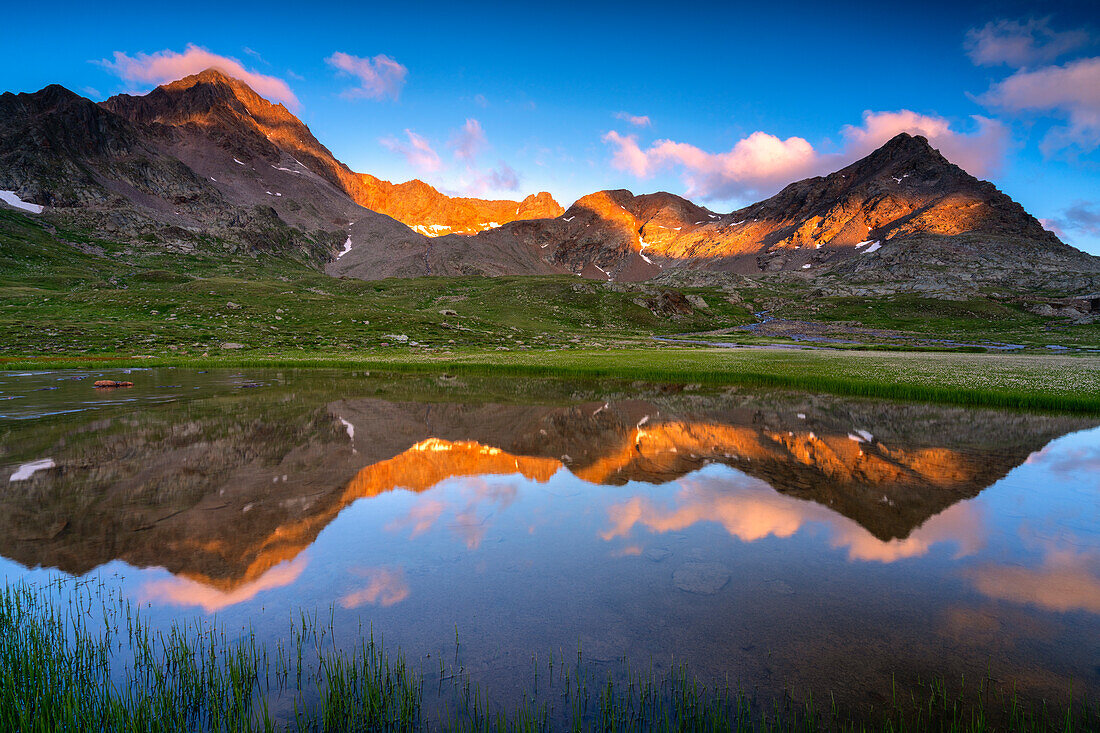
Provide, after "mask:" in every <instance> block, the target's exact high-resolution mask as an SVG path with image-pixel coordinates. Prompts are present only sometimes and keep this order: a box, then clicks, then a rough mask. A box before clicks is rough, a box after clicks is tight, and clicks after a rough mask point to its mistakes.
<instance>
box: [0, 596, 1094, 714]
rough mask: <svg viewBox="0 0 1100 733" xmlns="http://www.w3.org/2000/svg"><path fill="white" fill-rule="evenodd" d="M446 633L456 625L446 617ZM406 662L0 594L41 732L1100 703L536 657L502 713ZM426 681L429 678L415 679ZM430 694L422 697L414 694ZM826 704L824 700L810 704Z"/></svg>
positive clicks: (6, 710)
mask: <svg viewBox="0 0 1100 733" xmlns="http://www.w3.org/2000/svg"><path fill="white" fill-rule="evenodd" d="M456 628H457V627H456ZM455 643H456V647H455V657H454V659H455V662H454V665H455V666H457V669H455V668H448V667H447V662H446V660H444V659H442V658H441V659H440V660H439V670H438V677H436V673H435V671H434V670H431V671H425V670H413V669H412V668H410V667H409V666H408V665H407V664H406V662H405V660H404V658H403V657H402V655H401V654H400V652H397V653H394V654H390V653H389V652H388V651H387V650H386V649H385V647H384V646H383V644H382V642H381V640H380V639H379V638H378V637H377V636H376V635H375V634H374V632H373V631H372V630H370V629H369V627H368V629H367V630H365V631H363V632H361V633H360V635H359V638H357V640H356V643H355V644H353V645H351V646H350V647H345V646H342V645H340V644H339V643H338V642H337V640H336V638H335V636H334V633H333V626H332V623H331V621H330V622H329V624H328V625H325V624H324V623H323V622H320V621H319V620H318V618H317V616H316V615H315V614H314V615H311V614H306V613H302V614H300V615H299V617H298V618H297V619H296V620H294V621H293V622H292V623H291V624H290V626H289V628H288V630H287V633H286V635H285V636H284V637H281V638H280V639H279V640H278V641H277V642H276V643H275V646H274V648H271V647H269V646H267V645H265V644H262V643H259V642H257V640H256V637H255V634H254V633H253V631H252V630H251V629H248V628H245V629H242V630H240V632H239V633H237V634H234V635H230V634H228V633H227V632H226V631H225V630H224V629H223V628H220V627H219V626H217V625H216V624H214V623H206V622H199V623H193V624H190V625H188V624H176V625H173V626H172V627H171V628H169V629H168V630H167V631H163V630H155V629H154V628H153V627H152V625H151V624H150V623H149V622H147V621H146V620H145V619H144V617H143V616H142V614H141V612H140V610H139V609H137V608H135V607H134V606H133V605H131V604H130V603H129V602H128V601H127V600H125V599H124V598H122V597H121V596H120V595H118V594H117V593H116V592H115V591H114V590H111V589H110V588H109V587H108V586H107V585H106V584H105V583H104V582H103V581H102V580H91V581H73V580H65V579H59V580H57V581H55V582H52V583H50V584H48V585H46V586H41V585H30V584H27V583H16V584H9V585H6V586H5V587H3V589H0V729H2V730H4V731H12V732H13V733H32V732H37V731H43V732H44V731H59V730H66V731H76V730H92V731H179V730H195V731H219V732H220V731H226V732H230V731H276V730H286V731H421V730H456V731H552V730H573V731H605V732H610V731H649V730H657V731H685V730H687V731H761V732H764V731H768V732H770V731H816V730H835V731H866V730H881V731H891V732H895V731H896V732H897V733H901V732H902V731H916V730H939V731H959V732H962V733H969V732H971V731H973V732H975V733H977V732H985V731H1000V730H1012V731H1055V730H1058V731H1069V732H1072V731H1078V730H1080V731H1085V730H1096V729H1097V726H1100V710H1097V709H1096V708H1093V707H1090V706H1088V705H1087V704H1084V703H1082V702H1073V701H1071V702H1070V703H1068V704H1064V705H1060V706H1058V705H1048V704H1045V703H1042V704H1039V705H1035V704H1029V703H1027V702H1026V701H1025V700H1024V699H1023V698H1021V697H1020V696H1019V695H1018V694H1016V693H1015V692H1014V691H1012V690H1005V689H1003V688H1000V687H994V686H990V685H989V684H988V681H987V680H980V681H979V682H978V683H977V684H976V685H975V684H970V685H969V686H967V685H966V684H965V681H961V682H960V684H958V685H954V686H951V685H948V684H947V683H946V682H945V681H944V680H943V679H940V678H937V679H933V680H930V681H928V682H927V683H925V684H922V685H918V686H917V687H916V688H914V689H912V690H910V691H908V692H906V693H902V692H898V691H897V690H895V694H894V696H893V699H892V700H891V701H890V702H889V703H888V704H886V705H883V706H881V707H879V708H876V709H869V710H860V711H854V710H846V709H844V708H843V707H841V706H838V705H837V704H836V703H835V702H834V698H833V697H832V696H827V697H816V698H815V697H810V698H807V699H806V700H803V701H796V700H795V699H793V698H792V697H789V696H784V697H782V698H781V699H772V700H762V699H759V698H758V697H757V696H756V695H754V694H751V693H750V692H747V691H745V690H743V689H740V688H736V687H730V686H729V685H725V686H723V687H713V686H707V685H704V684H701V683H700V682H699V681H698V680H697V679H696V678H694V677H693V676H692V675H691V674H690V672H689V670H687V669H686V668H684V667H677V668H674V669H672V670H671V671H668V672H665V673H660V674H658V673H655V672H654V671H652V670H648V671H647V670H641V671H638V670H634V669H632V668H631V666H630V664H629V662H628V661H627V660H620V662H619V665H618V666H617V673H616V674H612V673H609V672H608V671H607V670H606V669H603V668H599V667H597V666H594V665H590V664H588V663H587V662H586V660H585V659H584V655H583V650H582V649H581V648H580V647H579V646H578V649H577V653H576V657H575V658H573V657H572V655H571V653H570V654H568V655H567V654H565V653H562V652H561V651H560V650H559V652H558V653H557V654H550V655H548V656H546V657H543V658H542V659H541V661H540V658H539V657H538V655H532V662H533V668H534V674H533V677H532V685H531V687H530V694H525V695H524V697H523V699H522V701H520V702H519V703H518V704H516V705H513V706H511V707H510V708H505V707H503V706H501V705H499V704H496V703H494V702H492V701H490V700H489V698H488V697H487V695H486V693H485V692H484V691H483V690H481V689H480V687H479V686H478V685H477V684H474V683H473V682H472V680H471V677H470V675H469V673H468V672H466V670H465V669H464V668H463V667H461V666H459V646H460V643H459V641H458V638H457V632H456V642H455ZM426 683H428V684H426ZM426 693H427V694H428V696H429V697H430V698H431V700H432V703H431V705H429V703H428V702H426V699H425V698H426ZM822 700H825V701H828V702H827V703H825V704H822V702H821V701H822Z"/></svg>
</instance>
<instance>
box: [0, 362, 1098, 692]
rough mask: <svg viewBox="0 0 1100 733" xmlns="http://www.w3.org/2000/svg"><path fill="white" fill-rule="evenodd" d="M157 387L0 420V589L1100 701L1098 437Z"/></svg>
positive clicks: (887, 414)
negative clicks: (949, 678)
mask: <svg viewBox="0 0 1100 733" xmlns="http://www.w3.org/2000/svg"><path fill="white" fill-rule="evenodd" d="M171 379H172V382H173V383H177V382H186V380H187V379H193V380H198V381H197V382H196V384H197V385H198V386H199V387H201V388H200V389H194V390H193V392H194V394H181V395H180V396H179V397H178V398H177V399H175V400H168V401H165V400H164V399H163V397H162V396H161V395H159V394H158V395H157V401H155V402H152V401H150V402H142V401H141V393H140V389H141V388H142V384H141V380H140V379H135V381H136V382H138V385H137V387H135V396H134V397H133V399H134V400H136V403H134V404H128V403H118V402H112V403H109V404H108V403H105V404H104V405H101V406H99V407H98V408H97V409H95V410H91V411H86V412H75V413H74V412H67V413H66V414H59V415H53V416H51V415H50V414H47V413H54V412H60V410H59V409H58V408H59V407H64V406H63V405H61V406H59V405H50V406H49V407H50V409H49V410H46V409H45V408H44V409H43V416H42V417H37V418H34V419H20V420H18V421H8V422H7V423H3V424H2V425H3V429H4V430H5V432H4V433H3V436H4V438H3V444H2V446H3V447H2V451H3V452H2V453H0V486H3V488H4V491H3V493H2V494H0V555H2V556H3V557H4V558H8V560H10V561H14V563H11V562H8V563H7V564H4V561H0V572H2V573H4V574H6V575H8V576H9V577H18V576H19V575H25V574H28V573H30V574H33V573H35V572H38V571H35V570H34V569H35V568H52V569H57V570H60V571H62V572H64V573H67V574H71V575H85V574H88V573H92V572H93V571H95V569H96V568H100V567H101V566H102V567H104V568H107V569H114V570H116V571H119V570H120V569H121V572H123V573H124V574H127V575H129V576H131V581H132V582H136V583H137V585H136V586H134V591H133V592H134V593H135V594H136V596H137V597H138V598H139V599H140V600H142V601H143V602H147V603H151V604H153V605H154V606H156V607H159V608H161V609H170V608H177V609H192V611H193V612H194V611H200V612H204V613H213V612H220V613H224V612H226V611H229V610H234V611H235V612H236V613H239V614H241V615H242V618H251V617H254V616H255V614H256V613H257V612H258V609H262V608H264V607H267V608H271V607H278V608H292V607H293V606H294V605H295V604H297V605H299V606H301V605H308V606H311V607H321V608H323V607H327V606H329V605H333V606H335V607H336V608H339V609H341V610H342V611H343V612H347V613H349V614H351V613H355V614H358V613H364V614H367V615H369V616H370V617H371V618H372V622H373V621H375V620H377V622H378V623H379V624H380V625H385V626H386V628H387V629H389V630H390V631H391V632H392V633H394V634H395V635H396V636H397V638H398V639H399V640H402V641H403V642H404V643H405V644H406V646H414V647H415V646H416V644H417V642H418V640H420V639H423V638H426V637H432V638H435V637H438V636H439V629H440V628H442V629H447V628H452V629H453V627H454V626H455V624H456V623H457V625H458V626H461V627H463V628H468V629H471V630H472V631H471V632H470V633H473V634H475V635H477V634H481V638H482V639H483V641H484V642H485V644H486V645H487V646H489V647H491V648H495V649H512V648H516V649H517V650H518V647H519V646H521V645H523V644H530V643H535V644H546V645H548V646H549V647H551V648H553V647H554V645H555V644H559V643H561V640H562V639H563V638H564V639H566V643H570V642H569V641H568V639H569V638H572V639H574V640H575V639H577V638H584V639H585V640H586V642H585V643H586V644H587V648H588V649H590V650H591V653H592V654H594V655H595V656H596V658H600V656H601V655H603V657H604V658H614V657H615V656H616V655H618V654H624V653H634V654H635V655H637V654H639V653H641V654H642V655H643V656H644V655H645V654H652V655H656V656H659V655H660V654H661V653H662V650H664V651H667V652H668V653H669V654H671V655H672V656H673V657H676V658H686V659H691V660H692V661H693V663H694V664H695V665H696V666H697V667H698V668H699V669H700V670H701V671H703V672H710V673H712V674H713V675H715V676H716V677H721V676H722V674H723V673H728V672H729V670H730V666H729V665H731V664H734V662H733V661H730V660H738V659H740V660H741V661H739V662H737V663H736V666H737V669H738V671H739V673H743V674H744V675H746V676H747V677H749V678H750V679H754V680H756V681H758V682H760V681H761V680H764V681H766V680H769V679H771V677H770V675H771V671H769V670H771V669H772V667H771V666H768V665H780V666H781V665H782V664H783V660H787V663H788V664H789V666H790V669H787V670H786V671H785V672H784V674H786V675H792V674H793V675H794V677H791V678H789V679H791V680H794V681H797V680H798V679H802V680H803V681H807V682H815V681H816V682H818V683H822V682H823V683H824V684H826V685H828V684H832V683H833V682H835V681H836V679H834V678H830V677H829V676H828V675H826V674H825V673H824V672H822V671H821V670H823V669H830V670H832V671H833V673H835V674H840V671H839V670H843V669H850V670H852V671H851V674H853V675H856V674H857V670H861V669H867V668H870V667H868V665H871V666H874V665H878V666H877V667H875V668H876V669H881V670H883V674H884V675H886V677H884V679H886V678H888V677H889V675H892V674H893V673H894V671H895V670H896V665H899V664H900V665H901V666H902V667H904V668H905V669H910V670H918V671H919V670H921V669H925V668H926V665H930V664H933V663H934V662H933V660H936V659H940V660H942V658H943V654H944V650H945V649H951V650H953V651H957V650H959V649H967V650H969V651H967V653H966V655H963V656H965V658H966V660H968V661H967V662H966V664H963V663H962V662H960V663H959V664H960V665H961V667H960V668H965V669H977V668H981V667H982V665H983V664H986V665H990V664H991V662H990V661H989V659H990V656H989V655H990V654H994V653H996V654H999V655H1001V656H1002V657H1003V660H1002V661H1001V662H1000V664H1002V665H1004V666H1005V667H1006V668H1005V669H1001V672H1003V673H1004V674H1006V675H1012V674H1019V675H1020V676H1021V677H1026V675H1023V674H1022V673H1021V672H1020V669H1021V668H1020V667H1019V666H1017V667H1013V666H1012V664H1017V663H1016V662H1013V661H1011V658H1012V657H1011V655H1009V654H1007V652H1005V651H1004V649H1003V646H1004V645H1005V644H1009V643H1010V642H1009V641H1008V640H1010V639H1012V638H1016V637H1019V638H1020V639H1026V640H1027V641H1026V642H1025V641H1020V642H1019V643H1018V644H1017V643H1016V642H1012V643H1013V644H1016V646H1015V647H1013V648H1014V649H1015V652H1014V653H1019V654H1024V655H1025V656H1027V655H1030V656H1029V657H1028V658H1029V659H1030V660H1031V661H1029V662H1027V664H1029V665H1042V669H1043V671H1042V673H1041V674H1039V673H1029V674H1031V678H1030V681H1031V683H1032V685H1033V686H1036V687H1037V689H1041V691H1043V692H1044V693H1046V692H1051V691H1052V690H1053V692H1051V694H1056V689H1057V686H1058V685H1059V684H1061V682H1063V681H1065V680H1068V679H1081V678H1082V677H1084V678H1085V686H1086V687H1089V688H1095V687H1097V686H1098V681H1097V679H1094V678H1095V677H1097V675H1098V674H1100V673H1095V672H1090V669H1091V668H1090V666H1089V665H1090V664H1093V665H1094V664H1095V663H1094V662H1089V661H1088V658H1087V657H1088V654H1089V653H1090V652H1089V651H1088V647H1087V645H1084V646H1083V645H1082V644H1081V638H1082V637H1081V635H1086V636H1087V635H1088V634H1090V633H1092V632H1095V631H1100V537H1098V532H1100V509H1098V508H1097V507H1098V506H1100V502H1098V501H1097V499H1098V498H1100V484H1098V483H1097V480H1096V476H1098V475H1100V472H1097V470H1096V469H1097V467H1098V466H1100V436H1098V435H1097V432H1096V431H1091V432H1079V431H1087V430H1088V429H1090V428H1093V427H1095V425H1096V422H1095V421H1093V420H1089V419H1085V418H1077V417H1065V416H1049V415H1030V414H1024V413H1013V412H1005V411H992V410H972V409H964V408H955V407H942V406H927V405H912V404H898V403H884V402H875V401H868V400H844V399H839V398H832V397H824V396H819V395H818V396H814V395H798V394H791V393H786V394H759V393H752V392H744V391H739V390H729V391H721V392H714V393H705V392H689V391H683V390H681V389H670V388H630V389H626V388H621V387H619V388H616V389H615V390H611V391H609V393H608V394H601V393H600V392H599V391H598V390H597V389H596V388H594V387H575V386H561V385H558V386H554V385H552V384H550V383H547V384H542V383H530V382H524V383H522V387H520V388H517V389H518V391H519V393H518V394H516V393H514V392H508V391H507V388H506V387H504V386H501V385H499V384H494V383H492V382H474V381H472V380H467V382H465V383H463V382H455V381H453V380H452V381H450V382H448V383H446V384H444V385H441V384H440V383H439V382H435V381H433V380H432V379H431V378H427V377H418V378H413V377H405V378H400V379H396V378H394V379H385V378H371V379H365V378H364V379H350V378H342V377H336V376H332V377H326V378H325V379H318V378H317V377H316V376H314V375H308V376H303V375H293V374H290V375H284V374H279V375H272V374H267V373H260V372H258V373H256V374H255V375H250V376H249V377H248V379H249V381H256V382H259V383H262V384H264V386H263V387H262V388H258V389H250V390H240V389H239V388H238V387H239V385H238V384H236V383H234V382H232V380H227V379H225V378H221V377H219V379H221V381H220V382H217V383H216V384H210V385H207V384H206V383H205V382H203V381H202V379H201V378H199V377H198V376H196V375H194V374H188V375H183V376H181V373H180V372H175V373H173V375H172V377H171ZM210 379H214V377H213V376H212V377H210ZM32 381H33V380H32ZM147 381H149V380H147ZM152 381H154V382H155V381H156V376H155V373H153V380H152ZM165 381H167V380H166V379H165ZM238 381H240V380H238ZM27 389H28V392H29V390H30V389H31V387H28V388H27ZM0 390H2V391H7V392H11V391H13V390H15V391H18V390H17V388H13V387H12V382H11V380H8V381H7V382H2V383H0ZM151 392H152V389H150V393H151ZM35 394H39V393H35ZM464 394H465V395H468V396H466V397H464V396H463V395H464ZM525 395H528V396H525ZM530 395H537V399H536V398H534V397H531V396H530ZM55 399H56V398H55ZM66 399H68V398H66ZM25 404H26V403H25ZM21 409H24V408H21ZM1070 433H1074V435H1069V434H1070ZM1063 436H1066V437H1063ZM47 459H48V460H49V461H51V463H50V464H49V465H46V464H45V461H46V460H47ZM35 461H38V462H40V463H38V464H36V465H38V466H40V467H39V468H35V470H34V471H33V472H30V473H28V469H26V468H25V467H26V466H27V465H28V464H31V463H32V462H35ZM1006 477H1007V478H1006ZM994 485H995V486H996V487H997V489H996V491H993V490H991V491H990V492H986V493H985V494H983V492H985V490H986V489H987V488H989V487H991V486H994ZM979 495H981V496H979ZM123 563H124V565H123ZM876 568H877V569H876ZM135 574H136V575H135ZM795 599H797V601H798V602H794V601H795ZM901 599H908V600H905V601H902V600H901ZM1003 604H1008V605H1003ZM390 609H393V611H394V612H395V613H396V614H397V615H390V613H391V611H390ZM502 614H503V615H502ZM1036 614H1038V615H1036ZM1044 614H1045V615H1044ZM1050 614H1085V619H1087V620H1084V621H1082V620H1081V619H1080V618H1078V619H1077V620H1076V622H1074V623H1069V622H1068V621H1062V620H1059V618H1058V616H1056V615H1055V616H1051V615H1050ZM536 619H537V620H536ZM552 619H556V620H552ZM708 619H710V621H708ZM715 619H723V623H724V624H725V625H726V628H724V630H723V632H722V634H725V635H726V636H728V638H725V639H724V640H723V639H720V638H717V637H713V630H709V631H708V630H707V629H708V628H710V625H711V624H712V623H713V621H714V620H715ZM673 624H674V625H675V629H673V628H672V626H671V625H673ZM1040 627H1041V630H1037V629H1040ZM867 629H872V630H874V631H873V634H877V635H878V637H876V638H879V637H880V639H881V645H885V646H881V645H880V646H874V645H868V642H867V636H866V635H867V633H868V631H867ZM1029 629H1031V630H1032V631H1028V630H1029ZM796 630H797V631H796ZM452 633H453V631H452ZM1036 639H1043V640H1044V641H1043V643H1044V644H1046V645H1047V646H1046V647H1044V648H1043V649H1042V650H1039V651H1036V648H1035V646H1034V645H1035V644H1036V643H1038V642H1036V641H1035V640H1036ZM425 643H426V644H427V645H428V646H430V645H431V643H434V642H431V641H428V642H425ZM945 644H946V645H948V646H946V647H945V646H944V645H945ZM757 645H761V648H762V647H763V646H764V645H767V648H768V651H769V655H771V656H769V657H768V659H771V660H772V661H770V662H767V664H765V663H764V662H761V661H760V655H759V654H758V653H757V652H756V651H754V650H756V649H757V648H758V647H757ZM831 645H835V647H834V646H831ZM810 646H812V650H811V649H810V648H809V647H810ZM890 649H893V650H895V651H893V652H891V651H890ZM903 649H904V650H905V651H904V652H903V651H898V650H903ZM693 650H694V651H693ZM746 650H747V651H746ZM518 651H519V653H520V654H522V653H526V650H518ZM1025 652H1026V654H1025ZM959 653H960V654H962V652H959ZM884 655H885V656H884ZM805 658H813V659H815V660H817V662H815V664H816V665H817V666H818V667H820V669H819V670H818V671H816V672H811V671H807V670H806V669H804V667H805V665H804V664H801V662H800V659H803V660H804V659H805ZM723 660H725V661H723ZM891 660H892V661H891ZM486 664H487V665H488V664H489V662H488V661H487V662H486ZM1019 664H1023V662H1020V663H1019ZM708 665H709V667H708ZM761 665H763V666H761ZM821 665H825V666H821ZM967 665H969V666H967ZM486 669H488V667H486ZM815 669H817V667H815ZM1029 669H1030V668H1029ZM792 670H793V671H792ZM886 670H889V672H888V673H887V671H886ZM1090 674H1092V675H1093V676H1092V677H1089V675H1090ZM798 675H803V677H801V678H799V677H798ZM814 675H818V676H817V677H815V676H814ZM1037 680H1039V681H1041V684H1040V682H1039V681H1037ZM761 684H763V682H761ZM792 684H793V682H792ZM851 684H852V686H855V685H856V684H857V683H856V682H855V681H853V682H852V683H851Z"/></svg>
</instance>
